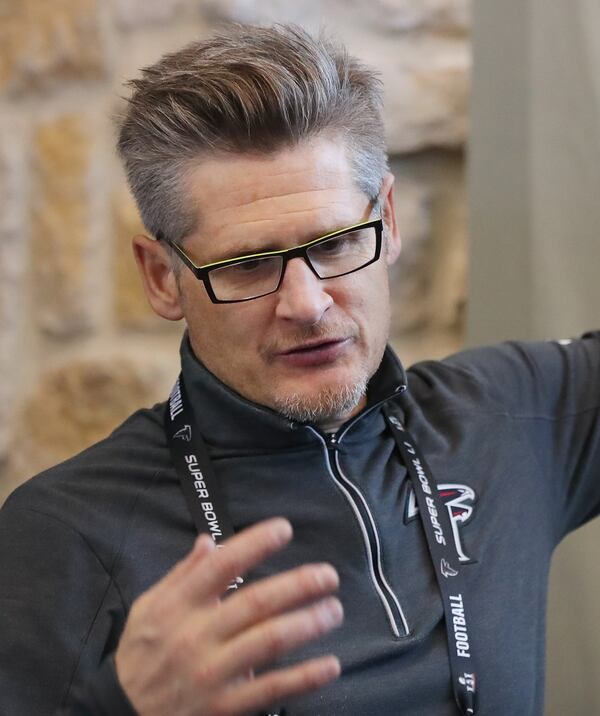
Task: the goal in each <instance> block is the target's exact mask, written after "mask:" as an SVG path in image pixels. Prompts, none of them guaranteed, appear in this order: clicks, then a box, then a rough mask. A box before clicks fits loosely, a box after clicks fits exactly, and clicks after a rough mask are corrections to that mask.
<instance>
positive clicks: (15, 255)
mask: <svg viewBox="0 0 600 716" xmlns="http://www.w3.org/2000/svg"><path fill="white" fill-rule="evenodd" d="M16 132H17V127H16V126H15V125H14V124H13V125H11V126H7V125H5V124H3V125H2V126H1V127H0V464H1V463H2V461H3V460H4V458H5V457H6V452H7V449H8V441H9V437H10V431H11V427H12V426H11V422H12V415H13V408H14V402H15V398H16V393H17V391H18V390H19V389H20V383H19V378H20V377H21V375H20V372H19V371H20V369H21V368H22V367H23V362H24V356H23V355H22V351H21V350H20V347H21V346H20V338H21V332H22V328H23V321H24V313H25V311H26V301H25V282H26V262H27V248H28V247H27V237H26V228H25V210H24V203H25V176H24V161H23V147H22V146H21V145H20V144H19V142H15V141H14V136H15V133H16Z"/></svg>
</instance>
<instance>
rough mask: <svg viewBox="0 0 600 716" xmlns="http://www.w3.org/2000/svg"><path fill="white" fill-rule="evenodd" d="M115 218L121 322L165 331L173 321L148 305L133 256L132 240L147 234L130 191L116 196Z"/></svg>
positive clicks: (115, 277) (116, 282)
mask: <svg viewBox="0 0 600 716" xmlns="http://www.w3.org/2000/svg"><path fill="white" fill-rule="evenodd" d="M113 217H114V231H113V236H114V242H113V261H112V274H113V304H114V311H115V318H116V320H117V323H118V324H119V325H120V326H122V327H124V328H134V329H140V330H164V329H165V328H167V327H169V322H168V321H166V320H164V319H161V318H159V317H158V316H157V315H156V314H155V313H154V311H153V310H152V308H151V306H150V304H149V303H148V299H147V298H146V294H145V293H144V290H143V288H142V281H141V278H140V275H139V272H138V269H137V266H136V263H135V259H134V257H133V251H132V248H131V239H132V237H133V236H135V235H136V234H147V231H146V229H145V228H144V225H143V224H142V220H141V218H140V215H139V212H138V210H137V206H136V205H135V202H134V200H133V198H132V196H131V194H130V193H129V192H127V191H121V192H119V193H118V194H117V195H116V196H115V197H114V199H113Z"/></svg>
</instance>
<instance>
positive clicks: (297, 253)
mask: <svg viewBox="0 0 600 716" xmlns="http://www.w3.org/2000/svg"><path fill="white" fill-rule="evenodd" d="M371 227H373V228H374V229H375V255H374V257H373V258H372V259H370V260H369V261H368V262H367V263H366V264H363V265H362V266H359V267H358V268H355V269H352V270H351V271H344V272H343V273H340V274H336V275H335V276H327V277H325V278H321V276H319V274H318V273H317V271H316V269H315V268H314V266H313V265H312V263H311V260H310V258H309V256H308V250H309V249H310V248H312V247H313V246H318V245H319V244H321V243H324V242H325V241H329V240H330V239H334V238H336V236H342V235H343V234H347V233H348V232H349V231H355V230H358V229H370V228H371ZM382 237H383V219H382V218H381V217H380V218H378V219H372V220H371V221H363V222H361V223H359V224H353V225H352V226H347V227H345V228H343V229H337V230H336V231H332V232H330V233H329V234H325V236H320V237H318V238H317V239H312V240H311V241H307V242H306V243H304V244H300V245H298V246H292V247H291V248H289V249H277V250H275V251H262V252H259V253H255V254H245V255H243V256H236V257H234V258H231V259H222V260H220V261H214V262H212V263H209V264H203V265H202V266H196V264H195V263H194V262H193V261H192V259H191V258H190V257H189V256H188V255H187V254H186V253H185V252H184V250H183V249H182V248H181V247H180V246H179V245H178V244H176V243H175V242H174V241H171V240H170V239H166V238H165V237H164V236H163V235H162V233H160V232H158V233H157V234H156V240H157V241H162V242H163V243H167V244H168V245H169V246H170V247H171V248H172V249H173V250H174V251H175V252H176V253H177V254H178V256H179V257H180V258H181V260H182V261H183V263H184V264H185V265H186V266H187V267H188V268H189V269H190V271H191V272H192V273H193V274H194V276H195V277H196V278H197V279H198V280H199V281H202V283H203V284H204V288H205V289H206V293H207V294H208V297H209V298H210V300H211V301H212V302H213V303H244V302H245V301H254V300H256V299H257V298H263V296H270V295H271V294H272V293H277V291H279V289H280V288H281V284H282V283H283V279H284V277H285V271H286V268H287V265H288V263H289V262H290V261H291V260H292V259H295V258H303V259H304V262H305V263H306V265H307V266H308V267H309V269H310V270H311V271H312V272H313V273H314V275H315V276H316V277H317V278H318V279H319V280H320V281H327V280H328V279H330V278H340V277H341V276H347V275H348V274H351V273H354V272H355V271H361V270H362V269H364V268H366V267H367V266H370V265H371V264H373V263H375V262H376V261H378V260H379V258H380V256H381V244H382ZM273 256H281V258H282V260H283V264H282V267H281V274H280V276H279V281H278V283H277V286H276V288H274V289H273V290H272V291H268V292H267V293H261V294H260V296H250V297H249V298H234V299H220V298H217V297H216V296H215V293H214V291H213V288H212V286H211V283H210V278H209V273H210V272H211V271H212V270H213V269H215V268H223V267H224V266H229V265H233V264H237V263H242V262H245V261H253V260H255V259H258V258H265V257H273Z"/></svg>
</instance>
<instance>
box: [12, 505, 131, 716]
mask: <svg viewBox="0 0 600 716" xmlns="http://www.w3.org/2000/svg"><path fill="white" fill-rule="evenodd" d="M15 503H16V504H15ZM124 621H125V608H124V605H123V602H122V600H121V597H120V595H119V591H118V588H117V585H116V584H115V582H114V580H113V579H112V578H111V576H110V573H109V571H108V570H107V568H106V565H104V564H102V562H101V561H100V559H99V558H98V557H97V555H96V554H95V552H94V551H93V549H92V548H91V547H90V545H89V544H88V543H87V542H86V540H85V539H84V537H83V536H82V535H81V534H79V533H78V532H77V531H76V530H74V529H73V528H72V527H71V526H69V525H68V524H66V523H65V522H63V521H61V520H60V519H59V518H57V517H56V516H51V515H49V514H45V513H44V511H43V509H40V510H38V509H31V508H22V507H20V506H19V502H18V500H17V501H11V499H10V498H9V500H8V502H7V504H6V505H5V506H4V508H3V509H2V510H1V511H0V713H2V714H6V715H7V716H32V715H33V714H35V716H46V715H48V716H56V715H57V714H60V715H61V716H67V715H69V716H100V715H102V716H108V714H110V715H111V716H132V714H134V713H135V712H134V711H133V709H132V707H131V706H130V704H129V702H128V701H127V698H126V696H125V694H124V693H123V691H122V690H121V688H120V686H119V682H118V680H117V677H116V672H115V669H114V662H113V660H112V656H111V655H112V652H113V651H114V649H115V648H116V644H117V642H118V637H119V635H120V633H121V630H122V626H123V624H124Z"/></svg>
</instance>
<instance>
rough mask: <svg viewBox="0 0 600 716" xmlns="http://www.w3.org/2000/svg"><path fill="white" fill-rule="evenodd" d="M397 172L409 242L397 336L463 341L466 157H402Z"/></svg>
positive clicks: (401, 265) (400, 213) (395, 285)
mask: <svg viewBox="0 0 600 716" xmlns="http://www.w3.org/2000/svg"><path fill="white" fill-rule="evenodd" d="M392 170H393V171H394V173H395V175H396V191H395V199H396V218H397V221H398V225H399V227H400V232H401V234H402V236H403V239H404V242H403V243H404V249H403V251H402V253H401V255H400V259H399V261H398V263H397V265H396V266H395V267H394V269H393V271H392V284H391V295H392V306H393V313H392V336H395V337H397V338H398V339H400V340H404V338H403V336H404V334H406V333H407V332H414V331H421V332H423V331H434V332H435V333H436V334H439V335H441V334H445V335H447V336H451V335H452V334H455V336H456V339H457V340H461V339H462V334H463V331H464V313H465V304H466V291H467V288H466V284H467V263H468V227H467V199H466V188H465V176H464V157H463V156H462V154H460V153H454V152H453V153H449V152H438V151H435V152H434V151H430V152H427V153H423V154H420V155H416V156H414V157H410V158H409V157H397V158H395V159H394V160H393V161H392ZM444 340H445V341H446V339H444Z"/></svg>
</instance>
